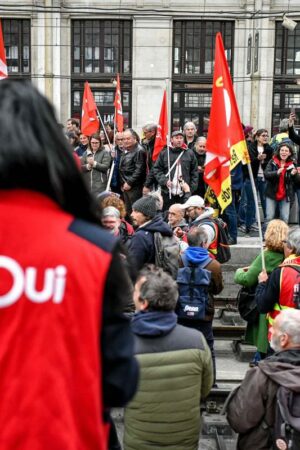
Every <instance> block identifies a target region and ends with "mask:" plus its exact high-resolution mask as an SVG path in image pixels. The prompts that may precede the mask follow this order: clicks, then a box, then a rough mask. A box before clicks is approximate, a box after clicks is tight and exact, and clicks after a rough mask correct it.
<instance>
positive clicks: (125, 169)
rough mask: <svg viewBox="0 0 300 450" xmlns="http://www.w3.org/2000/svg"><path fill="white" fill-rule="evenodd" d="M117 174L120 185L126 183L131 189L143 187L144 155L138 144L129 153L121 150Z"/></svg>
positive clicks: (144, 174)
mask: <svg viewBox="0 0 300 450" xmlns="http://www.w3.org/2000/svg"><path fill="white" fill-rule="evenodd" d="M119 174H120V180H121V185H122V184H124V183H128V184H129V186H131V187H140V186H143V183H144V180H145V177H146V154H145V151H144V149H143V148H142V147H141V146H140V145H139V144H137V145H136V146H135V147H134V149H133V150H131V151H129V152H125V151H124V150H123V152H122V155H121V159H120V165H119Z"/></svg>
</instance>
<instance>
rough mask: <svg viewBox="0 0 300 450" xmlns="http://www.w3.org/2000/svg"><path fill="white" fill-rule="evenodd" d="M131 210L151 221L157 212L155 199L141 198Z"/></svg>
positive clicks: (149, 197) (148, 196) (149, 196)
mask: <svg viewBox="0 0 300 450" xmlns="http://www.w3.org/2000/svg"><path fill="white" fill-rule="evenodd" d="M132 209H133V210H134V211H138V212H140V213H142V214H144V216H146V217H150V219H153V217H154V216H156V211H157V207H156V199H155V198H154V197H152V195H147V196H146V197H141V198H139V199H138V200H137V201H136V202H134V203H133V205H132Z"/></svg>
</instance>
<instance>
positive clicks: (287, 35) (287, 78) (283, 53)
mask: <svg viewBox="0 0 300 450" xmlns="http://www.w3.org/2000/svg"><path fill="white" fill-rule="evenodd" d="M275 36H276V38H275V62H274V87H273V116H272V133H273V134H274V133H277V132H278V126H279V122H280V120H281V119H283V118H284V117H288V116H289V114H290V110H291V108H295V109H296V115H297V116H298V120H299V119H300V107H299V105H300V27H299V24H298V26H297V27H296V28H295V29H294V31H290V30H287V29H286V28H284V27H283V26H282V22H281V21H280V22H277V23H276V28H275ZM296 127H299V122H298V123H296Z"/></svg>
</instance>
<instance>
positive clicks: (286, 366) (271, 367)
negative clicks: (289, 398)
mask: <svg viewBox="0 0 300 450" xmlns="http://www.w3.org/2000/svg"><path fill="white" fill-rule="evenodd" d="M259 368H260V369H261V371H262V372H263V373H264V374H265V375H266V376H267V377H269V378H271V380H273V381H274V382H275V383H277V384H279V385H280V386H284V387H286V388H288V389H290V390H292V391H294V392H300V383H299V380H300V349H299V350H284V351H282V352H278V353H275V354H274V355H272V356H270V357H269V358H267V359H264V360H263V361H261V362H260V363H259Z"/></svg>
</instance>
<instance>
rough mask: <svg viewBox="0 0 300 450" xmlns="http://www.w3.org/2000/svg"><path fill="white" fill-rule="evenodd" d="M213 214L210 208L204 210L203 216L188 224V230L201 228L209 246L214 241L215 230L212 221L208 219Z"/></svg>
mask: <svg viewBox="0 0 300 450" xmlns="http://www.w3.org/2000/svg"><path fill="white" fill-rule="evenodd" d="M213 214H214V210H213V208H211V207H208V208H205V211H204V213H203V214H201V215H200V216H198V217H197V218H196V219H195V220H193V222H191V224H190V229H191V228H193V227H203V229H204V230H205V231H206V234H207V237H208V241H207V242H208V245H209V246H210V245H211V243H212V242H213V241H214V240H215V239H216V237H217V235H216V229H215V226H214V224H213V222H212V221H210V219H211V218H212V216H213Z"/></svg>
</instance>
